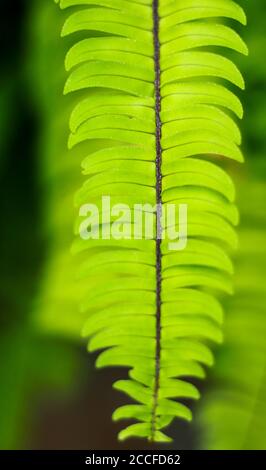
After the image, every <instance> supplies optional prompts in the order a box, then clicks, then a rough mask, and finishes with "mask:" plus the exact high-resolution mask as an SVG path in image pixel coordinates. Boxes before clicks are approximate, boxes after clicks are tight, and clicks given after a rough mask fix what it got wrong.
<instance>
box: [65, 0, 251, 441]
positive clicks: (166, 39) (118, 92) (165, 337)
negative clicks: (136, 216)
mask: <svg viewBox="0 0 266 470" xmlns="http://www.w3.org/2000/svg"><path fill="white" fill-rule="evenodd" d="M59 3H60V6H61V8H68V7H70V8H72V10H71V12H70V15H69V16H68V18H67V20H66V22H65V24H64V27H63V31H62V35H63V36H69V35H73V36H72V37H73V46H72V47H71V49H70V50H69V52H68V54H67V57H66V68H67V70H68V71H69V77H68V79H67V82H66V85H65V93H70V92H75V93H76V101H77V104H76V106H75V108H74V110H73V113H72V115H71V118H70V128H71V135H70V139H69V147H70V148H72V147H74V146H76V145H81V144H82V146H81V147H80V148H83V149H84V157H85V159H84V162H83V165H82V166H83V170H84V174H85V175H86V181H85V182H84V185H83V187H82V188H81V189H80V191H79V192H78V194H77V196H76V204H77V206H80V205H82V204H85V203H95V204H97V205H98V206H99V207H100V205H101V198H102V196H103V195H108V196H110V197H111V199H112V202H113V203H114V204H115V203H117V202H119V203H127V204H129V206H130V207H133V205H134V204H135V203H138V204H147V203H150V204H152V205H154V204H156V203H157V204H158V205H159V206H160V205H161V204H166V203H167V202H172V203H174V204H176V206H178V204H181V203H182V202H183V203H186V204H188V211H189V213H188V232H189V233H188V237H189V238H188V246H187V249H186V250H185V251H184V252H183V253H181V252H178V253H173V252H172V251H170V250H169V246H168V243H169V240H168V239H167V237H166V238H165V239H162V238H163V235H165V232H166V229H167V226H164V225H163V223H162V221H161V217H160V214H158V213H157V214H156V213H154V214H153V216H154V224H157V237H156V238H157V239H156V240H155V239H150V240H148V239H142V240H122V241H118V240H87V241H84V240H81V239H80V238H77V240H76V242H75V244H74V251H75V252H77V253H79V256H80V258H81V260H82V268H81V271H80V278H81V279H84V278H85V279H86V282H87V286H88V291H87V294H86V296H85V298H84V302H83V310H84V312H86V314H87V316H88V320H87V322H86V323H85V326H84V330H83V334H84V336H86V337H89V338H90V341H89V350H91V351H98V350H103V352H101V354H100V356H99V357H98V360H97V367H105V366H123V367H127V368H129V369H130V371H129V379H128V380H123V381H118V382H116V383H115V385H114V386H115V388H116V389H117V390H119V391H122V392H125V393H126V394H128V395H129V396H130V397H131V398H132V399H133V400H134V401H135V402H138V403H139V404H132V405H127V406H125V407H122V408H119V409H118V410H116V412H115V413H114V419H115V420H120V419H129V418H130V419H133V420H136V421H137V424H133V425H131V426H129V427H128V428H126V429H125V430H123V431H122V432H121V433H120V436H119V437H120V439H126V438H128V437H132V436H137V437H144V438H148V439H149V440H151V441H157V442H162V441H166V442H168V441H169V438H168V437H167V436H166V435H165V434H164V432H163V431H162V430H163V429H164V428H165V427H166V426H168V425H169V424H170V423H171V422H172V421H173V419H174V418H180V419H185V420H188V421H190V420H191V411H190V409H189V408H188V407H187V406H185V405H184V404H183V403H182V399H183V398H189V399H198V398H199V393H198V391H197V389H196V387H195V386H194V385H192V384H191V383H189V380H188V378H190V377H197V378H203V377H204V375H205V372H204V366H205V365H211V364H212V363H213V356H212V353H211V351H210V343H211V342H221V341H222V332H221V323H222V308H221V305H220V303H219V296H220V295H221V294H223V293H231V292H232V279H231V278H232V270H233V268H232V264H231V261H230V258H229V254H230V251H231V250H232V249H235V247H236V245H237V237H236V234H235V230H234V225H236V224H237V221H238V213H237V209H236V207H235V204H234V198H235V191H234V185H233V182H232V180H231V178H230V177H229V175H228V174H227V173H226V171H225V170H224V169H223V168H222V165H221V164H220V161H221V160H224V161H226V160H227V159H231V160H236V161H238V162H241V161H242V160H243V157H242V153H241V151H240V149H239V145H240V143H241V136H240V133H239V129H238V127H237V124H236V122H235V117H238V118H241V117H242V114H243V110H242V106H241V103H240V101H239V99H238V98H237V97H236V96H235V94H234V92H233V91H231V90H230V89H227V88H229V87H230V88H232V87H234V86H237V87H239V88H241V89H243V88H244V82H243V78H242V75H241V73H240V72H239V70H238V69H237V67H236V66H235V65H234V63H233V62H232V61H231V60H229V59H228V58H226V57H224V56H223V55H221V53H220V48H229V49H233V50H234V51H237V52H241V53H244V54H246V53H247V49H246V46H245V44H244V43H243V41H242V40H241V38H240V37H239V36H238V34H237V33H235V32H234V31H233V29H232V28H231V26H229V25H224V24H223V22H224V20H225V19H229V20H235V21H238V22H239V23H242V24H245V23H246V19H245V15H244V13H243V10H242V9H241V8H240V7H239V6H238V5H237V4H236V3H234V2H233V1H231V0H216V1H215V2H213V0H184V1H182V2H173V1H172V0H160V1H158V0H154V1H152V0H138V1H134V2H132V1H128V0H123V1H122V0H61V1H60V2H59ZM74 35H75V36H74ZM128 224H129V222H128ZM176 399H177V400H178V401H176Z"/></svg>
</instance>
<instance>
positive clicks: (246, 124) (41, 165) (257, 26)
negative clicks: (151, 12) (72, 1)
mask: <svg viewBox="0 0 266 470" xmlns="http://www.w3.org/2000/svg"><path fill="white" fill-rule="evenodd" d="M239 3H241V4H242V6H243V7H244V8H245V10H246V12H247V15H248V27H247V28H246V29H245V30H244V31H243V30H241V34H242V35H243V36H244V38H245V40H246V42H247V44H248V46H249V49H250V56H249V57H248V59H246V58H245V59H240V58H238V57H237V61H238V64H239V65H240V67H241V70H242V71H243V73H244V75H245V78H246V85H247V86H246V91H245V92H244V93H243V96H242V97H241V98H242V101H243V104H244V109H245V118H244V121H243V123H242V124H241V127H242V132H243V141H244V142H243V146H244V152H245V156H246V164H245V166H243V167H242V168H239V167H237V168H235V167H233V168H232V173H234V174H235V175H234V176H235V180H236V184H237V188H238V203H239V207H240V210H241V226H240V229H239V232H240V249H239V252H238V254H237V256H236V277H235V279H236V295H235V297H234V298H232V299H229V300H228V301H227V304H226V311H227V317H226V322H225V333H226V335H225V343H224V345H223V346H222V347H220V348H219V349H218V350H217V363H216V365H215V368H214V369H213V370H212V371H211V372H210V373H209V376H208V377H209V378H208V380H207V382H206V383H205V384H204V385H203V386H202V392H203V399H202V400H201V401H200V402H199V403H198V404H197V405H196V406H194V414H195V420H194V422H193V424H192V425H188V424H183V423H181V422H180V423H178V422H176V423H175V426H174V428H173V430H172V435H174V436H175V442H174V445H172V446H171V447H172V448H176V449H196V448H203V449H266V424H265V423H266V369H265V365H266V344H265V343H266V341H265V338H266V287H265V285H266V243H265V242H266V209H265V206H266V184H265V183H266V158H265V156H266V64H265V50H266V40H265V31H266V7H265V1H264V0H253V1H252V2H247V1H243V0H242V1H241V2H239ZM1 7H2V8H1V18H0V23H1V24H0V26H1V27H0V34H1V42H0V44H1V54H2V59H1V75H0V85H1V86H0V179H1V185H0V191H1V197H0V201H1V233H0V276H1V280H0V306H1V310H0V322H1V329H0V357H1V359H0V449H85V448H91V449H120V448H125V449H136V448H137V449H142V448H144V449H145V448H148V445H147V444H146V443H145V442H141V441H135V442H134V441H130V442H128V443H126V444H123V445H122V444H119V443H117V439H116V434H117V430H118V429H119V425H114V424H113V423H112V422H111V413H112V410H113V409H114V408H115V407H116V406H118V404H121V402H122V401H123V400H124V398H123V397H122V396H120V395H119V394H118V393H117V392H113V391H112V388H111V384H112V379H113V376H114V373H113V371H103V372H96V371H95V370H94V369H93V360H94V357H91V356H89V355H88V354H86V347H85V345H84V344H83V343H82V341H81V339H80V335H79V331H80V326H81V325H82V322H83V318H82V315H81V314H80V313H79V311H78V309H77V307H76V305H77V303H78V299H79V297H80V295H81V294H82V290H83V286H82V285H79V286H78V287H77V284H75V283H74V281H73V279H74V275H75V260H74V259H73V258H72V257H71V255H70V253H69V247H70V244H71V240H72V231H73V229H72V226H73V219H74V209H73V203H72V201H73V196H74V193H75V191H76V189H77V188H78V187H79V186H80V181H81V176H80V166H79V162H80V158H81V154H80V155H79V153H78V152H77V151H75V154H73V153H71V152H68V151H67V149H66V142H67V135H68V116H69V112H70V109H71V108H72V107H73V98H72V97H71V98H70V99H69V98H66V97H63V96H62V89H63V84H64V80H65V72H64V55H65V52H66V50H67V48H68V44H67V41H62V40H60V38H59V35H60V29H61V26H62V24H63V21H64V15H65V14H64V13H63V12H61V11H60V10H59V9H58V7H57V6H56V5H55V4H54V2H53V1H52V0H17V2H16V8H14V6H13V3H12V2H10V1H7V0H2V3H1ZM120 375H121V372H120Z"/></svg>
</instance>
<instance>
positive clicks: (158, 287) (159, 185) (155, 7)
mask: <svg viewBox="0 0 266 470" xmlns="http://www.w3.org/2000/svg"><path fill="white" fill-rule="evenodd" d="M153 35H154V67H155V120H156V203H157V230H156V232H157V233H156V353H155V383H154V395H153V400H154V401H153V411H152V429H151V440H154V435H155V432H156V414H157V406H158V393H159V386H160V362H161V304H162V301H161V285H162V255H161V238H162V225H161V216H162V169H161V167H162V147H161V131H162V123H161V116H160V114H161V70H160V40H159V0H153Z"/></svg>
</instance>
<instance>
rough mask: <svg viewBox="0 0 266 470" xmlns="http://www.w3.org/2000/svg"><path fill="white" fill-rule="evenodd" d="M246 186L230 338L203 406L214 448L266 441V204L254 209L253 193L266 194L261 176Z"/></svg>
mask: <svg viewBox="0 0 266 470" xmlns="http://www.w3.org/2000/svg"><path fill="white" fill-rule="evenodd" d="M240 190H241V191H240V202H241V203H242V204H243V206H245V207H243V212H244V213H245V219H244V222H243V224H242V227H241V231H240V250H239V253H238V256H237V260H236V266H237V269H236V294H235V296H234V297H233V298H232V299H231V300H230V301H229V302H228V303H227V306H226V311H227V315H226V322H225V343H224V345H223V347H222V349H221V351H219V354H218V357H217V363H216V366H215V368H214V371H213V374H212V382H211V386H210V388H209V390H207V392H206V395H205V398H204V401H203V403H202V408H201V410H199V416H200V420H199V423H200V425H201V429H202V433H201V435H202V438H201V442H202V445H204V446H207V448H208V449H232V450H249V449H252V450H254V449H259V450H261V449H265V444H266V441H265V418H266V402H265V392H266V374H265V372H266V368H265V366H266V347H265V336H266V321H265V316H266V290H265V264H266V250H265V243H264V241H265V233H266V219H265V209H264V207H261V211H259V207H257V208H256V214H254V208H253V207H249V206H250V204H248V201H247V195H248V199H250V200H251V201H255V200H256V201H263V200H265V195H266V194H265V186H264V185H263V184H262V183H259V181H257V180H256V179H255V180H254V181H252V180H251V181H249V182H247V181H245V182H242V184H241V186H240ZM248 211H250V212H249V214H248ZM259 214H261V217H259Z"/></svg>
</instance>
